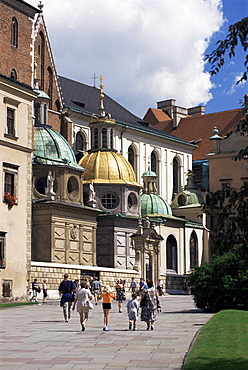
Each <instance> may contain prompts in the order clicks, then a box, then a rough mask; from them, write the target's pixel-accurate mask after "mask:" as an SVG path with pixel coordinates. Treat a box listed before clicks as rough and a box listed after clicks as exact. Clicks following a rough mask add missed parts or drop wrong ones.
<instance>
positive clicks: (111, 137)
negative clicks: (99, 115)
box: [110, 128, 114, 149]
mask: <svg viewBox="0 0 248 370" xmlns="http://www.w3.org/2000/svg"><path fill="white" fill-rule="evenodd" d="M113 147H114V133H113V129H112V128H111V129H110V148H111V149H113Z"/></svg>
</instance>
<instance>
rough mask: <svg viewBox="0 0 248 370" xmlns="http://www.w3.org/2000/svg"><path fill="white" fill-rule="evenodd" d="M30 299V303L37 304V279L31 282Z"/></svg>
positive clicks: (38, 291)
mask: <svg viewBox="0 0 248 370" xmlns="http://www.w3.org/2000/svg"><path fill="white" fill-rule="evenodd" d="M32 293H33V294H32V298H31V301H32V300H34V301H35V302H38V296H37V294H38V293H40V287H39V285H38V283H37V279H34V281H33V282H32Z"/></svg>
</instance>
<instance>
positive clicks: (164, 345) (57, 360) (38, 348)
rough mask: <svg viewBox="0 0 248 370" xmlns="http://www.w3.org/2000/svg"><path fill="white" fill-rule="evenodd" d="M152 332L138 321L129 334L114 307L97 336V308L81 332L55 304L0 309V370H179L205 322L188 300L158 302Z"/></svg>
mask: <svg viewBox="0 0 248 370" xmlns="http://www.w3.org/2000/svg"><path fill="white" fill-rule="evenodd" d="M161 303H162V312H161V313H159V314H158V318H157V321H156V325H155V329H154V330H153V331H147V330H146V324H145V323H144V322H141V321H139V322H138V330H137V331H129V330H128V319H127V314H126V309H123V313H119V312H118V309H117V303H116V302H114V303H113V309H112V311H111V313H110V325H109V328H110V331H109V332H104V331H102V327H103V325H102V322H103V314H102V309H101V304H98V305H97V306H95V307H94V309H93V310H91V311H90V319H89V321H88V324H87V328H86V331H84V332H82V331H81V326H80V324H79V317H78V316H79V315H78V313H77V312H73V313H72V318H71V320H70V321H69V322H68V323H66V322H64V320H63V316H62V309H61V308H60V306H59V302H58V301H48V304H43V305H42V304H41V305H31V306H18V307H14V308H6V309H1V310H0V320H1V328H0V333H1V337H0V341H1V362H0V364H1V365H0V367H1V368H3V369H25V370H28V369H73V370H77V369H78V370H79V369H84V370H90V369H91V370H97V369H112V370H114V369H123V370H125V369H126V370H132V369H136V370H137V369H153V370H155V369H181V365H182V362H183V359H184V356H185V354H186V352H187V350H188V348H189V346H190V343H191V341H192V339H193V338H194V336H195V334H196V332H197V331H198V330H199V329H200V328H201V327H202V326H203V325H204V324H205V323H206V322H207V321H208V320H209V319H210V317H211V316H212V315H211V314H206V313H202V312H201V311H199V310H197V309H196V308H195V307H194V304H193V300H192V297H191V296H181V295H180V296H179V295H177V296H169V295H167V296H165V297H162V299H161Z"/></svg>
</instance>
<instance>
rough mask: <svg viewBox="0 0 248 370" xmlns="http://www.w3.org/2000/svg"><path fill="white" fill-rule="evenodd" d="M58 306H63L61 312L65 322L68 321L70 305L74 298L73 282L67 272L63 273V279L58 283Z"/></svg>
mask: <svg viewBox="0 0 248 370" xmlns="http://www.w3.org/2000/svg"><path fill="white" fill-rule="evenodd" d="M58 290H59V294H60V296H61V299H60V307H63V314H64V318H65V322H68V321H69V320H70V318H71V306H72V302H73V300H74V295H73V293H74V290H75V287H74V284H73V282H72V281H71V280H69V278H68V274H64V280H63V281H61V283H60V285H59V289H58Z"/></svg>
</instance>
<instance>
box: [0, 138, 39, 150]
mask: <svg viewBox="0 0 248 370" xmlns="http://www.w3.org/2000/svg"><path fill="white" fill-rule="evenodd" d="M0 146H5V147H7V148H11V149H15V150H18V151H20V152H24V153H32V152H33V149H32V148H28V147H25V146H22V145H18V144H16V143H13V142H10V141H7V140H0Z"/></svg>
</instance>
